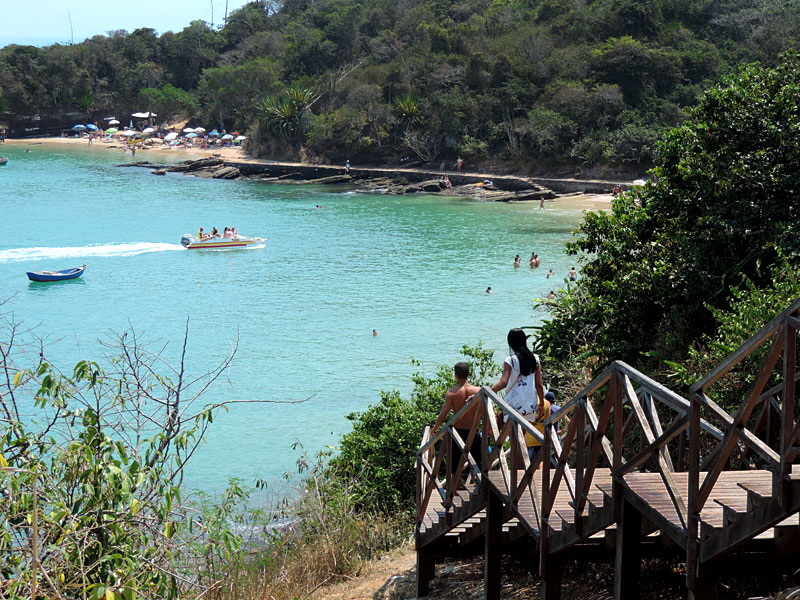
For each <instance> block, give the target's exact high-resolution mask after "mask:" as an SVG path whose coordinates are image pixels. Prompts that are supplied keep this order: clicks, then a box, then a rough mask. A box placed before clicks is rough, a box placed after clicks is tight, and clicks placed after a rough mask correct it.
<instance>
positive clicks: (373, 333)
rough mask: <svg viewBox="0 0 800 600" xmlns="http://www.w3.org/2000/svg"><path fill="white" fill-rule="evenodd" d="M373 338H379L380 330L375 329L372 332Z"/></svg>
mask: <svg viewBox="0 0 800 600" xmlns="http://www.w3.org/2000/svg"><path fill="white" fill-rule="evenodd" d="M372 337H378V330H377V329H373V330H372Z"/></svg>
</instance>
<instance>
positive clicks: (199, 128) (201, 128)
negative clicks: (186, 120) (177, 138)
mask: <svg viewBox="0 0 800 600" xmlns="http://www.w3.org/2000/svg"><path fill="white" fill-rule="evenodd" d="M205 130H206V128H205V127H195V128H194V132H195V133H203V132H205Z"/></svg>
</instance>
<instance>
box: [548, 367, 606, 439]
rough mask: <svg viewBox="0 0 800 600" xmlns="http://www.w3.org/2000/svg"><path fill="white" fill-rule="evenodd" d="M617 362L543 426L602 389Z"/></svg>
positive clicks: (551, 416) (549, 418)
mask: <svg viewBox="0 0 800 600" xmlns="http://www.w3.org/2000/svg"><path fill="white" fill-rule="evenodd" d="M618 362H619V361H614V362H613V363H611V365H609V366H608V367H607V368H606V370H605V371H603V372H602V373H600V375H598V376H597V377H595V378H594V379H593V380H592V381H591V383H590V384H589V385H587V386H586V387H585V388H583V389H582V390H581V391H580V392H578V393H577V394H576V395H575V396H574V397H573V398H572V400H570V401H569V402H567V403H566V404H564V405H563V406H562V407H561V409H560V410H559V411H558V413H556V414H555V415H553V414H551V415H550V417H548V418H547V419H546V420H545V425H548V424H550V423H552V422H554V421H557V420H558V419H560V418H561V415H562V414H564V413H565V412H566V411H567V410H572V408H574V406H575V405H576V404H577V403H578V400H580V399H581V398H588V397H589V396H591V395H592V394H594V393H595V392H596V391H597V390H599V389H600V388H601V387H603V386H604V385H605V384H606V382H607V381H608V380H609V379H610V378H611V375H612V374H613V373H614V371H615V369H616V365H617V363H618Z"/></svg>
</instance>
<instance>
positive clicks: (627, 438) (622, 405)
mask: <svg viewBox="0 0 800 600" xmlns="http://www.w3.org/2000/svg"><path fill="white" fill-rule="evenodd" d="M595 405H596V406H597V409H595ZM570 412H571V413H572V418H571V422H570V425H569V429H568V430H567V433H566V434H565V435H564V436H563V438H562V440H559V437H558V435H557V434H556V432H555V427H554V425H555V422H556V421H557V420H558V419H562V418H563V417H564V416H565V415H566V414H567V413H570ZM665 417H666V420H664V419H665ZM689 418H690V403H689V401H688V400H686V399H685V398H683V397H681V396H679V395H678V394H676V393H674V392H672V391H670V390H669V389H667V388H665V387H664V386H662V385H661V384H659V383H658V382H656V381H654V380H653V379H650V378H649V377H647V376H646V375H643V374H642V373H640V372H639V371H637V370H636V369H634V368H632V367H630V366H629V365H627V364H625V363H624V362H621V361H616V362H614V363H612V364H611V365H610V366H609V367H608V368H607V369H606V370H605V371H604V372H603V373H602V374H601V375H600V376H598V377H597V378H595V380H594V381H592V382H591V383H590V384H589V385H588V386H587V387H586V388H584V390H582V391H581V392H580V393H579V394H578V395H577V396H575V397H574V398H573V399H572V400H571V401H570V402H568V403H567V404H566V405H564V407H563V408H561V410H560V411H559V412H558V414H554V415H553V416H551V418H550V419H548V420H547V422H546V429H545V443H544V448H543V453H544V455H548V454H551V453H552V454H553V455H555V456H556V457H557V458H556V460H554V461H553V462H554V463H555V466H554V467H553V470H554V473H552V476H551V474H550V470H551V467H550V463H549V462H545V463H544V464H543V467H542V468H543V470H544V474H543V477H542V480H543V481H544V482H548V481H550V484H549V485H547V486H545V487H544V490H543V500H542V503H543V507H542V519H543V523H544V524H547V523H548V521H549V519H550V517H551V513H552V509H553V503H554V502H555V499H556V496H557V494H558V491H559V488H560V486H561V483H562V481H563V482H565V484H566V486H567V489H568V492H569V495H570V498H571V500H572V502H571V506H572V510H573V516H572V518H573V520H572V522H573V523H574V526H575V527H576V529H577V530H578V533H579V534H581V535H589V534H591V533H592V532H589V531H586V532H581V531H580V529H581V527H582V525H583V523H584V521H585V516H586V514H585V513H586V509H587V506H586V505H587V500H588V496H589V493H590V491H591V490H592V486H593V485H594V476H595V472H596V470H597V469H598V468H608V469H609V470H610V474H611V478H612V481H614V484H613V485H614V486H617V485H620V483H621V482H620V480H621V479H623V478H624V477H625V475H627V474H629V473H632V472H634V471H640V470H650V471H655V472H657V473H658V474H659V476H660V478H661V481H662V483H663V485H664V488H665V490H666V491H667V493H668V495H669V498H670V500H671V502H672V504H673V506H674V508H675V511H676V512H677V514H678V515H679V517H680V520H681V524H682V529H685V527H686V524H687V522H688V509H687V499H686V498H684V497H683V495H682V494H681V493H680V490H679V486H678V485H677V483H676V481H675V477H674V473H675V472H676V470H678V471H679V470H683V469H685V467H684V465H685V462H686V437H685V436H686V430H687V429H688V427H689ZM701 427H702V428H703V430H704V431H706V432H707V433H708V434H709V435H711V436H713V437H715V438H717V439H721V438H722V437H723V436H722V432H721V431H720V430H719V429H718V428H716V427H714V426H713V425H711V424H710V423H707V422H705V421H703V422H701ZM603 492H604V493H607V494H608V495H609V496H611V498H612V501H613V502H614V503H615V507H614V510H615V512H617V511H618V503H619V494H618V493H617V492H616V490H603ZM544 524H543V526H542V530H543V532H544V531H545V529H546V528H545V527H544ZM673 534H674V535H676V536H677V537H680V532H673ZM542 544H543V547H542V551H543V553H546V552H547V540H546V536H543V538H542Z"/></svg>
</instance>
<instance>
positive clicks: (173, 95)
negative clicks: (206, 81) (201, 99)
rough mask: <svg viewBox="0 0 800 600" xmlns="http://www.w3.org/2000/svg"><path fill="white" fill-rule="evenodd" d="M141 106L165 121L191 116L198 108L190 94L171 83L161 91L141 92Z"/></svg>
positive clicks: (153, 89) (151, 89) (148, 89)
mask: <svg viewBox="0 0 800 600" xmlns="http://www.w3.org/2000/svg"><path fill="white" fill-rule="evenodd" d="M139 104H140V105H142V106H144V107H145V108H146V110H148V111H151V110H152V111H153V112H155V113H156V114H158V115H160V116H161V118H163V119H165V120H166V119H170V118H172V117H176V116H180V115H190V114H192V113H194V112H195V111H196V110H197V106H198V105H197V101H196V100H195V99H194V98H193V97H192V95H191V94H189V92H187V91H186V90H182V89H180V88H176V87H175V86H174V85H172V84H169V83H168V84H167V85H165V86H163V87H161V88H160V89H156V88H145V89H143V90H142V91H141V92H139Z"/></svg>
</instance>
